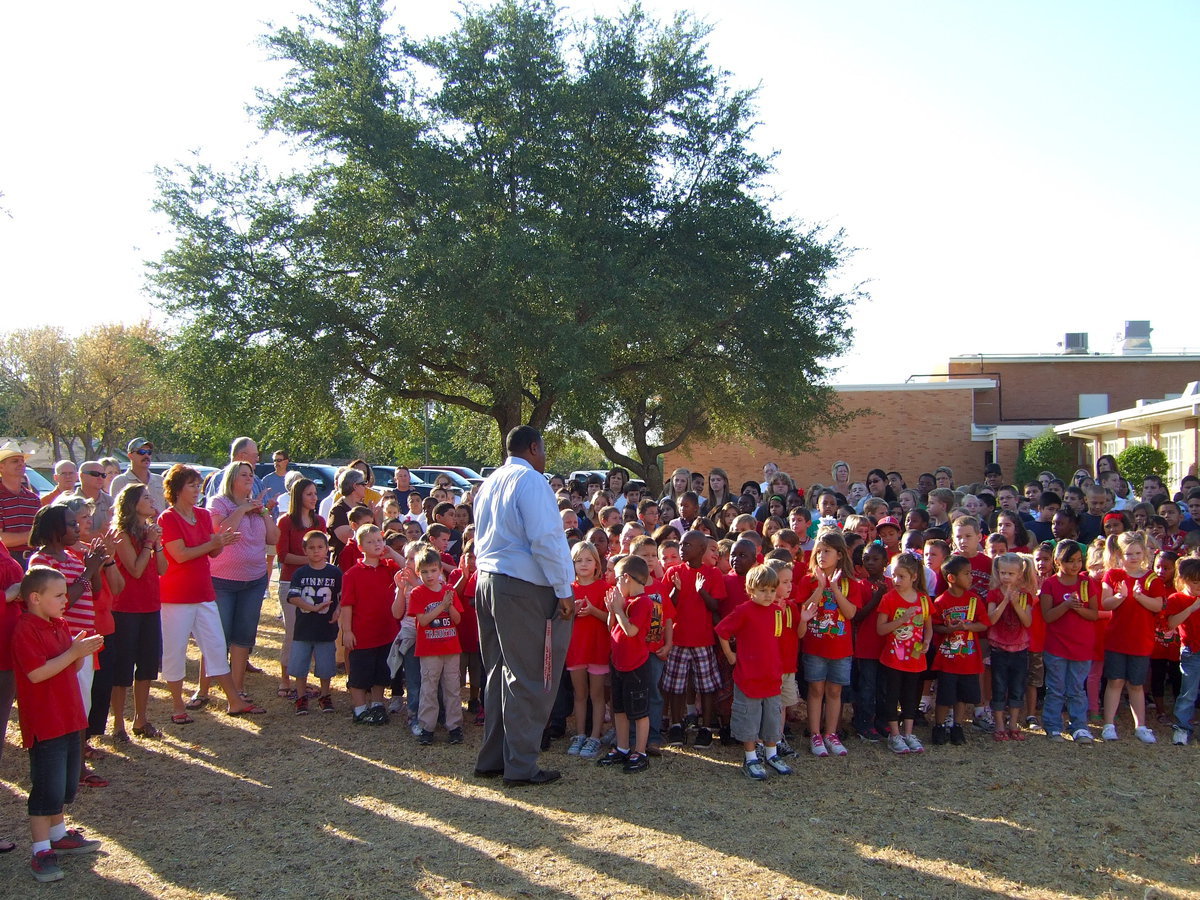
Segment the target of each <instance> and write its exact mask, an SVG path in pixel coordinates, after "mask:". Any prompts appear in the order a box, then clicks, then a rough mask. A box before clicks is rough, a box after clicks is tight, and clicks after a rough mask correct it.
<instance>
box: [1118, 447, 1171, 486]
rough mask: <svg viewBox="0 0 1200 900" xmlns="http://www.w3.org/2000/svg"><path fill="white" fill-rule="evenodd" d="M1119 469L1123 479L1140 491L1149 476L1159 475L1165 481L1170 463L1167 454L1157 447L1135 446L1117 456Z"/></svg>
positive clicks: (1127, 448)
mask: <svg viewBox="0 0 1200 900" xmlns="http://www.w3.org/2000/svg"><path fill="white" fill-rule="evenodd" d="M1117 468H1118V469H1120V470H1121V477H1122V478H1124V479H1125V480H1126V481H1128V482H1129V483H1130V484H1132V485H1133V489H1134V490H1135V491H1138V490H1141V488H1142V480H1143V479H1144V478H1145V477H1146V476H1147V475H1157V476H1158V477H1159V478H1162V479H1164V481H1165V479H1166V477H1167V470H1168V469H1169V468H1170V463H1168V462H1167V454H1165V453H1163V452H1162V451H1161V450H1159V449H1157V448H1156V447H1151V446H1148V445H1146V444H1134V445H1133V446H1132V447H1126V448H1125V449H1124V450H1122V451H1121V452H1120V453H1118V454H1117Z"/></svg>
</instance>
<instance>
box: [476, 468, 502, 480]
mask: <svg viewBox="0 0 1200 900" xmlns="http://www.w3.org/2000/svg"><path fill="white" fill-rule="evenodd" d="M498 468H500V467H499V466H484V467H483V468H482V469H480V470H479V474H480V475H482V476H483V477H484V478H491V476H492V473H493V472H495V471H496V470H497V469H498Z"/></svg>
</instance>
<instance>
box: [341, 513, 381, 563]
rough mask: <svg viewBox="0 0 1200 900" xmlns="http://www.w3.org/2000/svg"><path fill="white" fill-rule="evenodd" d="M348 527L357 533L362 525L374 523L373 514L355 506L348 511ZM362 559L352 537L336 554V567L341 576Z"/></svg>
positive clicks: (360, 551) (356, 542) (356, 543)
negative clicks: (341, 573)
mask: <svg viewBox="0 0 1200 900" xmlns="http://www.w3.org/2000/svg"><path fill="white" fill-rule="evenodd" d="M349 518H350V527H351V528H353V529H354V531H355V532H356V533H357V531H358V529H360V528H362V526H364V525H369V524H370V523H372V522H374V521H375V514H374V513H373V512H371V510H369V509H368V508H367V507H365V506H356V507H354V509H352V510H350V516H349ZM360 559H362V550H360V549H359V547H358V540H357V538H355V536H354V535H351V536H350V540H348V541H346V544H345V546H343V547H342V552H341V553H339V554H338V558H337V567H338V568H339V569H341V570H342V572H343V574H344V573H346V572H349V571H350V570H351V569H353V568H354V564H355V563H357V562H358V561H359V560H360Z"/></svg>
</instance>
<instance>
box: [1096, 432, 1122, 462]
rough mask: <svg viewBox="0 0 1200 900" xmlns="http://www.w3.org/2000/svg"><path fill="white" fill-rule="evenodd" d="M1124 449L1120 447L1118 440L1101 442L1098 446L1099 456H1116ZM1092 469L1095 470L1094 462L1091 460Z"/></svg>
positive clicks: (1120, 443)
mask: <svg viewBox="0 0 1200 900" xmlns="http://www.w3.org/2000/svg"><path fill="white" fill-rule="evenodd" d="M1124 449H1125V447H1124V446H1123V445H1122V442H1121V439H1120V438H1117V439H1116V440H1115V441H1103V442H1102V443H1101V444H1100V455H1101V456H1116V455H1117V454H1118V453H1120V452H1121V451H1122V450H1124ZM1092 467H1093V468H1095V460H1092Z"/></svg>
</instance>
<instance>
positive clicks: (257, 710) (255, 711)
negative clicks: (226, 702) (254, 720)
mask: <svg viewBox="0 0 1200 900" xmlns="http://www.w3.org/2000/svg"><path fill="white" fill-rule="evenodd" d="M265 712H266V710H265V709H263V708H262V707H261V706H255V705H254V704H251V705H250V706H247V707H246V708H245V709H239V710H232V709H231V710H229V715H231V716H235V717H236V716H259V715H262V714H263V713H265Z"/></svg>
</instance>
